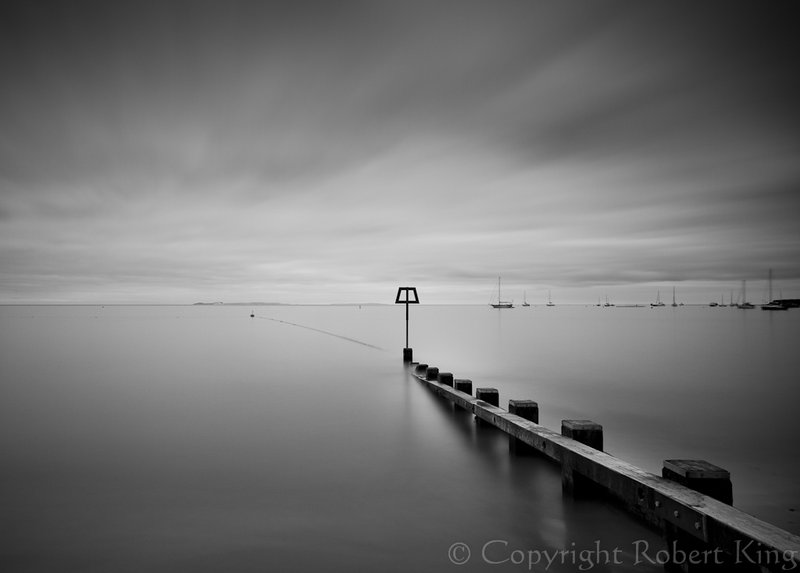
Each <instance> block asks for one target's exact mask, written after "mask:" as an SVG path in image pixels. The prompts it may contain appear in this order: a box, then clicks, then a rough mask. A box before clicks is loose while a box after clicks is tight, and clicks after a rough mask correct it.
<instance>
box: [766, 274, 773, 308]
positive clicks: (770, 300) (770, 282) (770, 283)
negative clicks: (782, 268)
mask: <svg viewBox="0 0 800 573" xmlns="http://www.w3.org/2000/svg"><path fill="white" fill-rule="evenodd" d="M767 302H772V269H770V270H769V300H768V301H767Z"/></svg>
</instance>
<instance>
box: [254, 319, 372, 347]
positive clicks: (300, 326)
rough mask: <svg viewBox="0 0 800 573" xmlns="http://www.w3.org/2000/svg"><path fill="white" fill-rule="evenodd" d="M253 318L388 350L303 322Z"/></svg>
mask: <svg viewBox="0 0 800 573" xmlns="http://www.w3.org/2000/svg"><path fill="white" fill-rule="evenodd" d="M255 318H260V319H262V320H271V321H272V322H280V323H281V324H288V325H289V326H296V327H297V328H305V329H306V330H313V331H314V332H320V333H322V334H327V335H328V336H334V337H336V338H341V339H342V340H347V341H348V342H355V343H356V344H360V345H361V346H366V347H368V348H374V349H375V350H380V351H381V352H388V351H387V350H386V349H385V348H381V347H380V346H375V345H374V344H369V343H367V342H362V341H360V340H356V339H355V338H349V337H347V336H343V335H341V334H336V333H335V332H330V331H328V330H322V329H321V328H314V327H313V326H306V325H305V324H297V323H296V322H289V321H288V320H280V319H278V318H270V317H268V316H257V317H255Z"/></svg>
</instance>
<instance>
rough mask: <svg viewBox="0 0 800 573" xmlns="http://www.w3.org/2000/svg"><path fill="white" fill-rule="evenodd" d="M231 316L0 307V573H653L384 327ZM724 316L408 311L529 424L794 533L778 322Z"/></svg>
mask: <svg viewBox="0 0 800 573" xmlns="http://www.w3.org/2000/svg"><path fill="white" fill-rule="evenodd" d="M250 310H251V309H250V308H243V307H228V306H225V307H194V306H188V307H88V306H87V307H0V391H1V392H2V400H1V401H0V455H1V456H2V459H3V460H4V462H3V470H2V473H1V474H0V480H1V482H2V483H1V485H2V488H1V489H0V512H2V514H3V516H4V519H3V520H2V521H1V522H0V535H1V536H2V541H1V542H0V559H1V560H2V565H3V570H4V571H43V570H59V571H84V572H85V571H98V572H99V571H103V572H107V571H143V570H147V571H182V570H185V571H190V570H191V571H220V570H223V569H224V570H230V571H265V570H281V571H311V570H319V569H325V570H329V571H352V570H375V571H377V570H381V571H408V570H415V571H442V570H448V569H449V568H453V569H456V568H457V567H456V566H455V565H453V564H452V563H451V561H450V560H449V558H448V549H449V548H450V547H451V546H452V545H453V544H454V543H456V542H464V543H467V544H468V545H469V547H470V548H471V549H472V559H471V561H470V562H469V563H468V564H467V565H465V566H459V567H458V569H459V570H462V571H463V570H481V569H485V568H486V566H487V564H486V563H485V562H482V556H481V555H480V553H481V549H482V547H484V546H485V545H486V543H488V542H492V541H497V542H498V543H495V544H494V545H492V546H491V551H489V555H488V557H489V558H491V559H493V560H498V561H500V560H503V559H505V558H508V557H509V555H510V554H511V551H512V550H514V549H519V550H520V551H525V552H529V551H535V550H542V551H543V550H547V549H550V550H559V549H570V548H574V549H577V550H581V549H590V548H593V547H598V546H599V547H602V548H604V549H608V550H613V549H616V548H619V549H620V550H621V551H623V552H624V553H622V554H621V561H622V563H621V564H617V565H614V566H613V567H612V568H611V569H608V570H615V571H616V570H636V571H642V570H654V571H655V570H661V568H660V566H655V565H652V566H649V565H648V563H642V562H639V563H638V564H634V562H635V557H636V555H635V554H634V545H633V543H634V542H636V541H640V542H644V543H648V544H650V545H651V546H652V547H653V548H655V547H658V546H659V543H660V541H659V540H658V537H657V536H655V535H654V534H653V533H652V532H650V531H649V530H647V529H646V528H644V527H642V526H641V525H640V524H638V523H637V522H635V521H634V520H632V519H631V518H629V517H628V516H627V515H626V514H624V513H622V512H621V511H619V510H618V509H616V508H613V507H610V506H608V505H607V504H604V503H602V502H600V501H593V500H574V499H569V498H565V497H563V496H562V495H561V489H560V488H561V485H560V474H559V469H558V467H555V466H553V465H551V464H549V463H547V462H545V461H543V460H539V459H536V458H520V457H511V456H509V453H508V442H507V437H506V436H505V435H504V434H502V433H500V432H498V431H496V430H494V429H491V428H489V429H484V428H476V426H475V424H474V421H473V420H472V417H471V416H469V415H467V414H466V413H463V412H454V411H453V410H452V408H451V407H450V406H449V405H448V404H447V403H445V402H442V401H441V400H439V399H437V398H436V397H435V396H433V395H432V394H431V393H430V392H428V391H427V390H426V389H425V388H424V387H423V386H422V385H421V384H420V383H419V382H417V381H415V380H414V379H413V378H411V377H409V376H408V375H407V374H406V373H405V371H404V370H403V368H402V365H401V349H402V346H403V343H404V336H405V332H404V310H403V309H402V307H399V306H398V307H392V306H389V307H367V306H365V307H363V308H361V309H359V308H358V307H258V308H256V309H254V310H255V311H256V315H257V316H256V318H254V319H251V318H249V313H250ZM657 313H661V314H657ZM745 314H746V313H744V312H742V311H732V310H722V309H718V310H716V311H714V309H696V308H681V309H677V310H673V309H667V310H666V311H665V310H663V309H661V310H654V311H652V312H651V311H650V309H627V310H626V309H615V310H613V311H609V310H608V309H595V308H568V307H556V308H538V307H531V308H526V309H513V310H512V311H501V312H498V311H495V310H492V309H490V308H484V307H428V306H424V305H421V306H418V307H414V308H413V309H412V312H411V345H412V346H413V347H414V352H415V358H418V359H420V360H423V361H427V362H429V363H430V364H431V365H436V366H439V367H440V368H441V369H442V370H443V371H445V370H449V371H452V372H454V373H455V374H456V375H457V376H459V377H468V378H471V379H473V381H474V382H475V384H476V385H477V386H496V387H497V388H499V390H500V393H501V401H502V403H503V404H504V403H505V402H506V400H507V399H508V398H531V399H536V400H537V401H539V402H540V407H541V412H542V422H543V423H544V424H545V425H548V426H549V427H552V428H556V429H557V428H558V427H559V424H560V420H561V419H562V418H570V417H576V418H591V419H594V420H596V421H598V422H600V423H603V425H604V427H605V433H606V444H607V449H608V450H609V451H610V452H611V453H614V454H616V455H619V456H620V457H622V458H624V459H627V460H628V461H632V462H634V463H637V464H639V465H641V466H643V467H645V469H648V470H651V471H660V463H661V459H663V458H668V457H700V458H705V459H708V460H709V461H712V462H714V463H718V464H719V465H722V466H723V467H726V468H728V469H729V470H731V472H732V474H733V479H734V502H735V504H736V505H737V506H740V507H742V508H743V509H745V510H748V511H750V512H751V513H755V514H756V515H758V516H760V517H762V518H772V519H771V521H773V522H775V523H777V524H779V525H782V526H784V527H787V528H794V530H797V524H796V521H793V517H794V515H795V514H794V513H793V512H790V511H789V508H791V507H794V508H797V499H798V486H797V479H796V476H797V475H798V474H797V469H798V468H797V461H796V459H794V458H793V456H787V455H785V453H786V452H787V451H788V452H796V451H798V449H797V446H798V443H797V437H796V436H797V434H798V433H797V429H798V428H797V423H796V422H795V421H794V417H793V416H791V415H789V414H791V413H792V412H791V408H792V405H793V404H794V403H796V402H797V400H796V398H797V391H796V389H795V386H794V385H793V384H792V380H791V377H792V374H793V373H794V372H796V371H797V359H796V358H795V357H794V356H793V355H792V354H791V352H790V351H789V350H790V342H791V341H792V340H794V341H796V340H797V339H798V338H797V335H798V320H797V318H798V315H797V314H795V313H792V312H790V313H784V314H783V316H781V317H777V316H776V317H774V318H771V317H770V316H766V315H768V314H769V313H761V311H757V312H756V311H751V314H749V315H747V316H745ZM762 314H763V315H765V316H762ZM290 323H291V324H290ZM295 325H302V326H307V327H310V328H313V329H314V330H310V329H309V328H302V327H300V326H295ZM362 343H364V344H362ZM499 542H502V543H503V544H505V545H503V544H501V543H499ZM491 567H492V570H501V571H502V570H519V568H520V565H515V564H513V563H510V562H508V563H505V564H504V565H492V566H491ZM550 570H551V571H554V570H555V571H559V570H560V571H572V570H575V564H574V563H572V564H570V563H563V564H559V563H555V564H554V565H553V566H552V567H551V568H550ZM598 570H602V569H598Z"/></svg>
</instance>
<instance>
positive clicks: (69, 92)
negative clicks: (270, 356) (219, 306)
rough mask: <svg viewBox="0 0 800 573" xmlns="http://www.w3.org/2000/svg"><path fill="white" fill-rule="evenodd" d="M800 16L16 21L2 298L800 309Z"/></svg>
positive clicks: (2, 189)
mask: <svg viewBox="0 0 800 573" xmlns="http://www.w3.org/2000/svg"><path fill="white" fill-rule="evenodd" d="M794 5H795V3H794V2H783V1H775V2H769V3H765V2H755V1H752V2H741V1H724V2H640V1H635V0H630V1H619V2H618V1H604V0H600V1H597V0H592V1H588V0H587V1H560V0H559V1H557V2H556V1H553V0H547V1H543V0H483V1H470V0H437V1H435V2H429V1H425V2H422V1H415V0H405V1H403V2H397V1H361V2H359V1H350V0H342V1H335V2H331V1H316V2H314V1H286V2H265V1H261V2H233V1H224V2H223V1H216V2H213V1H212V2H204V1H179V2H176V1H169V0H166V1H157V2H156V1H138V2H120V1H115V2H107V1H98V2H94V1H77V0H72V1H67V0H56V1H46V2H45V1H39V0H24V1H22V0H4V1H3V2H2V3H1V4H0V73H2V76H0V77H1V79H2V84H0V303H5V304H15V303H103V304H112V303H142V304H147V303H166V304H171V303H178V304H180V303H193V302H197V301H206V302H210V301H225V302H249V301H264V302H286V303H335V302H343V303H361V302H386V303H391V302H393V301H394V296H395V293H396V291H397V288H398V287H399V286H415V287H417V289H418V291H419V294H420V299H421V301H422V302H423V303H476V304H486V303H488V302H489V301H490V300H491V299H492V297H493V296H496V289H497V277H498V276H502V277H503V298H504V299H505V298H509V299H514V300H515V301H516V302H521V300H522V298H523V296H527V299H528V300H529V302H533V303H535V304H541V303H543V302H544V301H545V299H546V297H547V295H548V293H551V296H552V298H553V301H554V302H556V303H561V302H575V303H578V302H588V303H592V302H596V301H597V300H598V298H600V297H604V296H610V297H611V298H612V299H613V301H616V302H631V303H640V302H642V303H647V302H652V301H653V300H654V299H655V298H656V296H657V294H658V293H659V292H660V294H661V297H662V299H666V300H667V301H669V299H670V298H671V295H672V293H671V290H672V288H673V287H675V288H676V290H677V292H678V298H679V299H680V301H681V302H683V301H685V302H687V303H706V302H708V301H710V300H718V299H719V298H720V297H721V296H723V295H724V297H725V299H726V301H727V299H728V297H729V296H730V295H731V293H732V292H733V296H734V298H736V297H738V291H739V289H740V288H741V281H742V280H747V281H748V283H747V285H748V286H747V292H748V299H750V301H751V302H761V301H762V300H763V299H764V298H766V296H767V295H766V277H767V273H768V270H769V269H773V272H774V276H775V281H774V288H775V293H774V296H776V297H777V296H778V295H779V294H781V295H783V296H784V297H786V298H788V297H798V298H800V225H799V224H798V223H799V222H800V160H798V158H799V157H800V111H798V106H799V104H798V102H800V73H798V71H797V70H798V68H797V61H798V56H799V55H800V50H799V49H798V48H799V47H800V34H798V33H797V22H798V19H797V16H798V12H799V11H798V9H796V8H795V7H794Z"/></svg>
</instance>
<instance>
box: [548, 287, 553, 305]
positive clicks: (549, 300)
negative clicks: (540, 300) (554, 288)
mask: <svg viewBox="0 0 800 573" xmlns="http://www.w3.org/2000/svg"><path fill="white" fill-rule="evenodd" d="M547 306H555V305H554V304H553V299H552V298H550V291H549V290H548V291H547Z"/></svg>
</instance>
